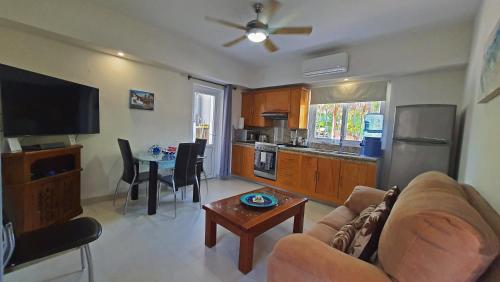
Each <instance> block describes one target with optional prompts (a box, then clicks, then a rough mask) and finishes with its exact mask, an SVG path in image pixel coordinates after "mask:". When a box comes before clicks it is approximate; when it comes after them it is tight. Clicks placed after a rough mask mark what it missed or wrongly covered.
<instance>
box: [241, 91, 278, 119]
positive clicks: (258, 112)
mask: <svg viewBox="0 0 500 282" xmlns="http://www.w3.org/2000/svg"><path fill="white" fill-rule="evenodd" d="M265 106H266V95H265V93H262V92H255V91H252V92H245V93H243V94H242V98H241V116H242V117H243V118H244V119H245V127H249V126H250V127H267V126H271V121H269V120H266V119H264V118H263V117H262V113H264V112H265Z"/></svg>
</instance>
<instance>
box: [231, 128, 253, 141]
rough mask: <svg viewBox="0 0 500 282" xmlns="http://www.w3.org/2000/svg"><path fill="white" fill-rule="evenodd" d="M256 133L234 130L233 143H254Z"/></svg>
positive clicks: (246, 130)
mask: <svg viewBox="0 0 500 282" xmlns="http://www.w3.org/2000/svg"><path fill="white" fill-rule="evenodd" d="M257 135H258V132H257V131H254V130H248V129H235V130H234V141H236V142H255V141H257V137H258V136H257Z"/></svg>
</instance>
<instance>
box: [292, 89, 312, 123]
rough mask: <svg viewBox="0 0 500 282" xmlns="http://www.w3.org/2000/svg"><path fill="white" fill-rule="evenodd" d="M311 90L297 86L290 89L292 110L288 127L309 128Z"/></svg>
mask: <svg viewBox="0 0 500 282" xmlns="http://www.w3.org/2000/svg"><path fill="white" fill-rule="evenodd" d="M310 103H311V90H309V89H307V88H304V87H295V88H292V89H291V91H290V112H289V113H288V128H290V129H307V120H308V115H309V104H310Z"/></svg>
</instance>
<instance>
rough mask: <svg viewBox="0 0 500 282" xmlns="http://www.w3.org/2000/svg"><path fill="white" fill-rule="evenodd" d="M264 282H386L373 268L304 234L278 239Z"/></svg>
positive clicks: (387, 279)
mask: <svg viewBox="0 0 500 282" xmlns="http://www.w3.org/2000/svg"><path fill="white" fill-rule="evenodd" d="M267 281H268V282H282V281H287V282H295V281H297V282H298V281H308V282H314V281H350V282H357V281H359V282H361V281H363V282H364V281H372V282H378V281H383V282H390V281H391V280H390V279H389V277H388V276H387V275H386V274H385V273H384V272H383V271H382V270H381V269H379V268H377V267H376V266H374V265H372V264H369V263H367V262H365V261H362V260H360V259H357V258H354V257H352V256H350V255H347V254H345V253H342V252H341V251H339V250H337V249H334V248H332V247H330V246H328V245H326V244H325V243H323V242H321V241H319V240H317V239H315V238H313V237H311V236H309V235H304V234H294V235H290V236H287V237H285V238H283V239H281V240H280V241H279V242H278V243H277V244H276V246H275V247H274V250H273V252H272V254H271V255H270V257H269V260H268V265H267Z"/></svg>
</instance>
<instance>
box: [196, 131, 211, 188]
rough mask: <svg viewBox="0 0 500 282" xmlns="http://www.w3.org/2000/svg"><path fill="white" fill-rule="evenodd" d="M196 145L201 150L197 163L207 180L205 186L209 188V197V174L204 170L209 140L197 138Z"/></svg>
mask: <svg viewBox="0 0 500 282" xmlns="http://www.w3.org/2000/svg"><path fill="white" fill-rule="evenodd" d="M195 143H196V144H198V146H199V147H198V149H199V150H200V151H199V152H198V159H197V162H196V165H198V167H199V169H200V170H201V172H202V173H203V177H204V178H205V185H206V186H207V195H208V177H207V173H206V172H205V169H204V168H203V162H204V161H205V158H206V157H205V149H206V148H207V139H199V138H196V141H195Z"/></svg>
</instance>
